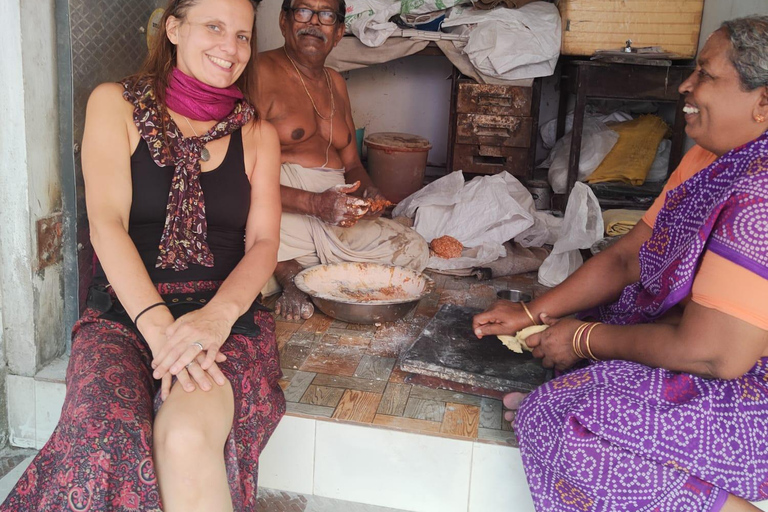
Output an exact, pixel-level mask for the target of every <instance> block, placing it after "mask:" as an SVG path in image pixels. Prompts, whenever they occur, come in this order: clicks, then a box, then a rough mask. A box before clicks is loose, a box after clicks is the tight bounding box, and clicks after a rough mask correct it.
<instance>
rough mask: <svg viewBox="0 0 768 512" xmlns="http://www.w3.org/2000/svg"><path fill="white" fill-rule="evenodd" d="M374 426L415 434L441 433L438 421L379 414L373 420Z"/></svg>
mask: <svg viewBox="0 0 768 512" xmlns="http://www.w3.org/2000/svg"><path fill="white" fill-rule="evenodd" d="M373 424H374V425H379V426H382V427H391V428H396V429H398V430H405V431H407V432H414V433H435V434H436V433H438V432H440V423H439V422H437V421H425V420H415V419H412V418H401V417H399V416H387V415H386V414H377V415H376V416H375V417H374V418H373Z"/></svg>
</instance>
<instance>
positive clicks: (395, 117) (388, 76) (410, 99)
mask: <svg viewBox="0 0 768 512" xmlns="http://www.w3.org/2000/svg"><path fill="white" fill-rule="evenodd" d="M281 4H282V1H281V0H264V1H263V2H262V3H261V5H260V6H259V12H258V21H257V42H258V45H259V51H265V50H271V49H273V48H278V47H280V46H282V45H283V36H282V35H281V34H280V29H279V27H278V24H277V20H278V16H279V14H280V6H281ZM450 74H451V64H450V63H449V62H448V59H446V58H445V57H442V56H439V57H425V56H412V57H407V58H404V59H399V60H396V61H392V62H388V63H386V64H381V65H378V66H371V67H369V68H365V69H356V70H353V71H349V72H345V73H344V77H345V78H346V80H347V88H348V89H349V98H350V102H351V103H352V118H353V119H354V121H355V126H356V127H358V128H363V127H365V130H366V134H370V133H375V132H384V131H387V132H406V133H413V134H416V135H421V136H422V137H426V138H427V139H429V141H430V142H431V143H432V149H431V150H430V152H429V163H430V164H435V165H445V162H446V155H447V142H448V114H449V111H450V92H451V82H450V80H449V79H448V77H450Z"/></svg>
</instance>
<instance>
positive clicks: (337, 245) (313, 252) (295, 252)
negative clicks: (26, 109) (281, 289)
mask: <svg viewBox="0 0 768 512" xmlns="http://www.w3.org/2000/svg"><path fill="white" fill-rule="evenodd" d="M280 184H281V185H284V186H286V187H292V188H298V189H302V190H308V191H310V192H324V191H326V190H328V189H329V188H331V187H333V186H336V185H343V184H344V171H343V170H337V169H324V168H314V169H312V168H306V167H302V166H300V165H297V164H291V163H285V164H283V165H282V168H281V172H280ZM290 260H296V261H297V262H298V263H299V264H300V265H301V266H302V267H304V268H307V267H312V266H315V265H320V264H326V263H340V262H346V261H359V262H373V263H385V264H388V265H399V266H402V267H408V268H412V269H414V270H417V271H422V270H424V268H425V267H426V265H427V261H428V260H429V246H428V245H427V242H426V240H424V238H422V236H421V235H419V234H418V233H417V232H416V231H414V230H413V229H411V228H408V227H405V226H403V225H401V224H398V223H397V222H395V221H393V220H390V219H381V218H378V219H373V220H361V221H358V222H357V223H356V224H355V225H354V226H352V227H348V228H342V227H338V226H332V225H330V224H326V223H325V222H323V221H321V220H319V219H316V218H314V217H311V216H309V215H300V214H296V213H283V216H282V219H281V224H280V249H279V250H278V254H277V261H290ZM268 285H269V283H268ZM268 288H272V287H271V286H268ZM276 291H277V290H273V289H265V290H264V291H263V292H262V293H264V295H269V294H271V293H275V292H276Z"/></svg>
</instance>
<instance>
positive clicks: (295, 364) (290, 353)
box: [280, 343, 311, 370]
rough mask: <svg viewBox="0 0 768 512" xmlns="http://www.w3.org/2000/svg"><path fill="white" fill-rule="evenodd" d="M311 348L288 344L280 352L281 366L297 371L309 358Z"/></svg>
mask: <svg viewBox="0 0 768 512" xmlns="http://www.w3.org/2000/svg"><path fill="white" fill-rule="evenodd" d="M310 350H311V347H305V346H303V345H294V344H292V343H286V344H285V345H284V346H283V349H282V350H281V351H280V366H281V367H283V368H288V369H294V370H297V369H298V368H299V367H300V366H301V365H302V364H303V363H304V360H305V359H307V356H309V352H310Z"/></svg>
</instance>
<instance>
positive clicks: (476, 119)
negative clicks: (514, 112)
mask: <svg viewBox="0 0 768 512" xmlns="http://www.w3.org/2000/svg"><path fill="white" fill-rule="evenodd" d="M456 117H457V121H456V123H457V125H456V143H457V144H478V145H486V146H510V147H515V148H527V147H528V146H529V145H530V143H531V124H532V119H531V118H530V117H514V116H492V115H484V114H457V116H456Z"/></svg>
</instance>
